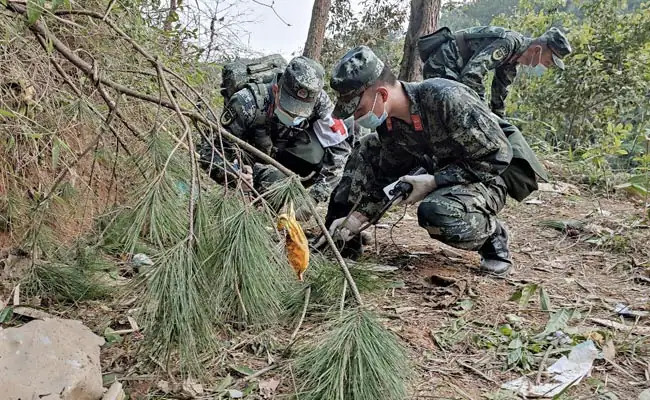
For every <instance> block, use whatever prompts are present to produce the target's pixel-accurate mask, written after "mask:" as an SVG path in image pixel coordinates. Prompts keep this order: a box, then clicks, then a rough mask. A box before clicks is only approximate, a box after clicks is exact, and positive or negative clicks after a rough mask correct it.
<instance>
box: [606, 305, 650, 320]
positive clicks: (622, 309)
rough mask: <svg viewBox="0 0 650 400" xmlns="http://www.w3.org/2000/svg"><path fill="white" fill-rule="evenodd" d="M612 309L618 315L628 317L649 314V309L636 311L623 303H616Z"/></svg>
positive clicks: (645, 316) (644, 316)
mask: <svg viewBox="0 0 650 400" xmlns="http://www.w3.org/2000/svg"><path fill="white" fill-rule="evenodd" d="M614 311H615V312H616V313H617V314H618V315H622V316H624V317H629V318H647V317H648V316H650V312H649V311H636V310H632V309H631V308H630V307H629V306H626V305H625V304H621V303H618V304H617V305H616V306H614Z"/></svg>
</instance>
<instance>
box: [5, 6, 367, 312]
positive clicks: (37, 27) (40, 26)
mask: <svg viewBox="0 0 650 400" xmlns="http://www.w3.org/2000/svg"><path fill="white" fill-rule="evenodd" d="M20 4H21V3H18V2H16V1H8V2H7V5H6V7H7V8H8V9H9V10H11V11H14V12H16V13H19V14H21V15H26V13H27V11H26V8H25V7H24V6H22V5H20ZM55 14H56V15H64V14H76V15H86V16H90V17H93V18H98V19H100V20H102V19H103V16H102V15H100V14H98V13H95V12H92V11H86V10H59V11H56V12H55ZM105 22H106V23H107V24H108V25H109V26H110V27H111V28H113V29H114V30H115V31H116V32H118V33H120V34H121V35H122V36H123V37H125V38H129V36H128V35H127V34H126V33H124V32H123V31H122V30H121V29H119V28H118V27H116V26H115V25H114V24H113V23H112V22H111V21H110V19H109V18H107V19H106V20H105ZM29 29H30V30H32V31H33V32H35V33H37V34H40V35H42V36H43V37H44V38H46V39H48V40H49V41H50V42H51V43H52V45H53V47H54V49H56V50H57V51H58V52H59V53H60V54H61V55H63V56H64V57H65V58H67V59H68V60H69V61H70V62H71V63H72V64H74V65H75V66H76V67H77V68H79V69H80V70H81V71H82V72H84V73H85V74H86V75H88V76H89V77H90V78H94V77H95V74H94V73H93V67H92V66H91V65H90V64H88V63H87V62H86V61H84V60H83V59H81V58H80V57H79V56H77V55H76V54H75V53H74V52H73V51H72V50H71V49H70V48H69V47H67V46H66V45H65V44H64V43H63V42H61V41H60V40H59V39H58V38H57V37H56V36H54V35H53V34H51V33H50V32H48V31H47V28H46V27H45V24H44V23H43V22H42V21H39V20H37V21H36V22H35V23H33V24H32V25H30V27H29ZM129 39H130V38H129ZM130 43H131V44H132V45H133V46H134V47H135V48H136V49H137V50H138V51H139V52H140V53H141V54H147V55H149V53H148V52H147V51H146V50H144V49H143V48H142V47H141V46H140V45H138V44H137V43H136V42H135V41H134V40H133V39H130ZM148 58H150V59H155V58H154V57H151V56H150V55H149V57H148ZM97 82H100V83H102V84H104V85H106V86H109V87H111V88H113V89H114V90H116V91H118V92H120V93H122V94H125V95H127V96H130V97H134V98H137V99H140V100H144V101H148V102H151V103H156V104H160V105H162V106H164V107H166V108H168V109H171V110H174V109H175V107H174V105H173V104H172V103H170V102H169V101H164V100H162V101H159V99H157V98H155V97H153V96H150V95H147V94H144V93H140V92H138V91H136V90H134V89H131V88H129V87H127V86H124V85H122V84H119V83H117V82H114V81H112V80H110V79H107V78H105V77H101V76H100V77H98V79H97ZM188 86H189V85H188ZM181 111H182V112H183V113H184V114H185V115H187V116H189V117H190V118H193V119H196V120H198V121H200V122H202V123H203V124H205V125H208V126H211V127H212V128H214V129H216V130H217V132H218V133H219V134H220V135H223V136H224V137H225V138H226V139H228V140H229V141H231V142H234V143H236V144H237V145H239V146H240V147H241V148H243V149H245V150H246V151H248V152H249V153H251V154H253V155H255V156H256V157H259V158H260V159H261V160H263V161H264V162H266V163H268V164H271V165H273V166H274V167H276V168H278V170H280V171H281V172H282V173H284V174H285V175H287V176H293V175H295V174H294V173H293V172H292V171H290V170H289V169H287V168H286V167H285V166H283V165H282V164H280V163H278V162H277V161H276V160H274V159H273V158H271V157H270V156H268V155H267V154H265V153H263V152H261V151H260V150H258V149H257V148H255V147H254V146H252V145H250V144H249V143H247V142H245V141H243V140H241V139H239V138H238V137H236V136H235V135H232V134H231V133H230V132H228V131H226V130H225V129H223V128H222V127H220V126H219V125H218V124H216V123H214V122H213V121H210V120H208V119H206V118H205V117H204V116H202V115H201V114H199V113H196V112H193V111H189V110H181ZM308 205H309V208H310V211H311V212H312V215H313V216H314V217H315V219H316V222H317V223H318V226H319V228H320V229H321V231H322V232H323V235H324V236H325V239H326V241H327V243H328V245H329V246H330V248H331V249H332V250H333V252H334V255H335V257H336V260H337V262H338V263H339V266H340V268H341V271H342V273H343V275H344V276H345V279H346V280H347V281H348V284H349V286H350V290H351V291H352V293H353V295H354V297H355V299H356V301H357V303H358V304H360V305H363V301H362V299H361V295H360V294H359V290H358V289H357V286H356V284H355V282H354V279H353V278H352V276H351V275H350V271H349V270H348V267H347V265H346V263H345V260H343V257H342V256H341V253H340V252H339V251H338V249H337V248H336V245H335V243H334V240H333V239H332V237H331V236H330V234H329V232H328V230H327V227H326V226H325V223H324V222H323V220H322V218H321V217H320V215H318V212H317V211H316V208H315V206H314V205H313V204H311V203H308Z"/></svg>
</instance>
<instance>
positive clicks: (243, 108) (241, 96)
mask: <svg viewBox="0 0 650 400" xmlns="http://www.w3.org/2000/svg"><path fill="white" fill-rule="evenodd" d="M256 114H257V104H256V103H255V97H254V96H253V93H251V91H250V90H248V89H242V90H240V91H239V92H237V93H235V94H233V95H232V97H231V98H230V99H229V100H228V104H226V106H225V107H224V108H223V112H222V113H221V125H223V127H224V128H225V129H226V130H227V131H228V132H230V133H232V134H233V135H235V136H237V137H238V138H240V139H244V140H246V139H247V138H248V136H250V134H251V132H250V131H251V129H252V128H253V125H254V123H255V116H256Z"/></svg>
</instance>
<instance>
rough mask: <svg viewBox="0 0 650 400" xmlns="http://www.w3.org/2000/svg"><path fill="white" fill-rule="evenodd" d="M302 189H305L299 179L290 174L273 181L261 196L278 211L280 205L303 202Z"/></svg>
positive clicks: (280, 207)
mask: <svg viewBox="0 0 650 400" xmlns="http://www.w3.org/2000/svg"><path fill="white" fill-rule="evenodd" d="M304 191H305V189H303V188H302V183H300V180H299V179H298V178H297V177H295V176H291V177H288V178H285V179H282V180H280V181H277V182H275V183H274V184H273V185H271V187H270V188H269V190H268V191H267V192H266V193H264V194H262V196H263V197H264V199H265V200H266V201H267V202H268V203H269V205H270V206H271V208H273V209H274V210H275V211H276V212H279V211H280V210H281V209H282V207H284V206H286V205H287V204H289V203H293V204H296V205H299V204H303V203H304V202H305V194H304V193H305V192H304Z"/></svg>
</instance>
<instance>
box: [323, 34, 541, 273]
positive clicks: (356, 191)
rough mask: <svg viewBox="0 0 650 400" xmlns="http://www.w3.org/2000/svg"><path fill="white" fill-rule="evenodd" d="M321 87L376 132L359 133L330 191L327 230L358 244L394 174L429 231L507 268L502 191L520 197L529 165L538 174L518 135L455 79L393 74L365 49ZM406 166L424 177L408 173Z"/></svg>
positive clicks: (529, 186) (530, 185) (532, 184)
mask: <svg viewBox="0 0 650 400" xmlns="http://www.w3.org/2000/svg"><path fill="white" fill-rule="evenodd" d="M330 85H331V87H332V88H333V89H334V90H335V91H336V92H337V95H338V101H337V104H336V108H335V110H334V115H335V116H336V117H340V118H345V117H347V116H349V115H353V116H354V118H355V121H356V123H357V124H359V125H361V126H364V127H366V128H369V129H371V130H375V129H376V133H375V134H369V135H367V136H364V137H363V138H362V139H361V144H360V145H359V146H358V147H357V148H355V150H354V151H353V152H352V154H351V156H350V158H349V159H348V162H347V164H346V166H345V171H344V173H343V178H342V179H341V182H340V183H339V185H338V186H337V187H336V188H335V189H334V191H333V192H332V196H331V198H330V202H329V206H328V215H327V218H326V223H327V224H328V226H329V229H330V231H331V232H332V234H334V236H335V237H337V239H342V240H344V241H346V242H347V244H346V248H348V249H349V248H350V247H352V249H353V250H354V247H357V246H360V241H359V240H358V235H357V234H358V233H359V231H360V228H361V227H362V226H363V224H364V223H366V222H367V221H369V220H371V219H372V218H373V217H375V216H376V215H377V213H378V212H379V211H380V210H381V209H382V207H383V205H384V204H385V202H386V201H387V198H386V197H385V194H384V192H383V187H384V186H386V185H388V184H389V183H391V182H393V181H395V180H397V179H398V178H400V176H401V177H402V178H401V179H402V180H403V181H405V182H409V183H411V184H412V185H413V191H412V193H411V194H410V195H409V197H408V198H407V199H405V200H404V203H405V204H414V203H417V202H420V201H421V203H420V204H419V206H418V211H417V215H418V223H419V225H420V226H421V227H423V228H425V229H426V230H427V231H428V232H429V235H430V236H431V237H432V238H435V239H437V240H440V241H441V242H443V243H446V244H448V245H451V246H454V247H457V248H461V249H465V250H477V251H478V252H479V253H480V255H481V265H480V267H481V270H483V271H485V272H488V273H490V274H495V275H503V274H505V273H507V271H508V270H509V269H510V267H511V265H512V259H511V257H510V251H509V250H508V232H507V230H506V228H505V226H504V225H503V224H502V223H501V222H500V221H499V220H498V219H497V213H498V212H499V211H501V209H502V208H503V206H504V205H505V202H506V194H508V193H510V194H511V195H513V196H516V197H517V198H518V199H523V198H524V197H526V196H527V195H528V194H529V193H530V192H531V191H532V190H534V188H536V176H535V174H536V172H537V173H538V174H541V175H543V174H544V171H543V168H542V167H541V165H539V162H538V161H537V159H536V158H535V156H534V154H533V153H532V151H531V150H530V148H529V147H528V146H527V144H526V142H525V140H524V139H523V136H522V135H521V133H520V132H519V131H518V130H517V129H516V128H515V127H513V126H512V125H510V124H508V123H507V122H506V121H504V120H501V119H499V118H498V117H497V116H495V115H494V114H493V113H491V112H490V110H489V109H488V107H487V105H486V104H485V103H484V102H483V101H482V100H481V99H480V98H479V97H478V96H477V95H476V93H475V92H474V91H472V90H471V89H469V88H468V87H467V86H465V85H463V84H461V83H458V82H454V81H451V80H447V79H439V78H437V79H428V80H425V81H423V82H419V83H406V82H400V81H397V80H396V79H395V75H393V73H392V72H391V71H390V69H389V68H388V67H387V66H385V65H384V63H383V62H382V61H381V60H380V59H379V58H377V56H376V55H375V54H374V53H373V52H372V50H370V49H369V48H368V47H365V46H360V47H357V48H354V49H352V50H350V51H349V52H348V53H347V54H346V55H345V56H344V57H343V58H342V59H341V60H340V61H339V63H338V64H337V65H336V67H335V69H334V71H333V74H332V78H331V81H330ZM513 150H514V157H516V158H515V159H513ZM518 159H520V160H523V161H522V162H515V160H518ZM511 160H512V161H513V163H512V165H511ZM513 165H514V166H516V167H517V168H514V169H513V168H512V167H513ZM416 167H424V168H426V170H427V174H425V175H418V176H408V172H409V171H411V170H413V169H414V168H416ZM506 172H507V173H506ZM404 175H406V176H404ZM511 187H512V188H511ZM348 245H350V246H348ZM357 250H358V249H357Z"/></svg>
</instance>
